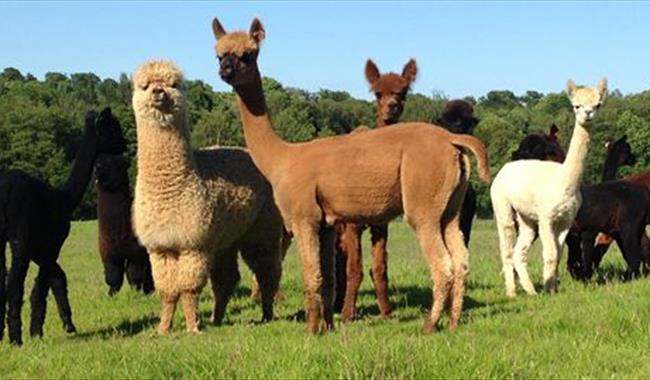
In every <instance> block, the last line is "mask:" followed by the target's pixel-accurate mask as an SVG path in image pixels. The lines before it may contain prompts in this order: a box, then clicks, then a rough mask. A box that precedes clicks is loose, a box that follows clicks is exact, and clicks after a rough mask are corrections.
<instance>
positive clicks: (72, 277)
mask: <svg viewBox="0 0 650 380" xmlns="http://www.w3.org/2000/svg"><path fill="white" fill-rule="evenodd" d="M390 232H391V235H390V244H389V251H390V261H389V276H390V281H391V301H392V302H393V304H394V307H395V311H394V315H393V317H392V318H391V319H389V320H382V319H380V318H378V317H377V314H378V309H377V307H376V304H375V301H374V293H373V290H372V285H371V282H370V278H369V276H368V275H367V272H368V264H369V256H368V255H366V256H365V257H364V258H365V264H366V265H365V267H366V270H365V272H366V276H365V279H364V282H363V286H362V289H361V291H362V293H361V297H360V307H361V319H360V320H359V321H356V322H354V323H351V324H348V325H341V324H337V330H336V331H335V332H334V333H331V334H327V335H325V336H316V337H314V336H308V335H306V333H305V329H304V325H303V323H302V322H299V321H296V319H295V316H296V315H297V312H298V311H299V310H300V309H301V308H302V290H301V289H302V285H301V282H302V280H301V274H300V265H299V261H298V258H297V254H296V253H295V248H294V247H292V249H291V252H290V254H289V255H288V256H287V260H286V262H285V270H284V277H283V279H282V287H283V289H284V291H285V293H286V295H287V298H286V300H285V301H283V302H282V303H280V304H278V305H277V306H276V318H277V319H276V320H275V321H273V322H272V323H269V324H265V325H257V324H255V323H253V322H254V321H255V320H258V319H259V318H260V317H261V310H260V307H259V305H257V304H255V303H254V302H252V301H251V300H250V299H249V297H248V295H249V292H250V290H249V286H250V272H249V271H248V270H247V269H245V268H244V266H243V265H242V266H241V272H242V275H243V280H242V282H241V283H240V287H239V288H238V290H237V293H236V295H235V298H234V299H233V300H232V301H231V303H230V305H229V308H228V313H227V317H226V324H225V325H224V326H221V327H213V326H209V325H208V326H206V324H205V323H204V324H203V333H202V334H200V335H197V336H194V335H188V334H186V333H184V332H183V321H182V316H181V313H180V312H178V311H177V313H176V320H175V325H174V329H175V333H174V334H173V335H172V336H171V337H156V336H153V335H152V333H153V331H154V329H155V326H156V323H157V314H158V310H159V309H158V308H159V304H158V299H157V298H156V297H147V296H143V295H140V294H138V293H136V292H135V291H133V290H131V289H129V288H128V286H126V287H125V288H124V289H123V290H122V291H121V292H120V293H119V294H118V295H117V296H115V297H113V298H110V297H108V295H107V288H106V286H105V285H104V283H103V274H102V269H101V264H100V261H99V257H98V254H97V252H96V246H97V244H96V240H97V228H96V223H95V222H80V223H75V224H74V225H73V228H72V232H71V234H70V237H69V239H68V241H67V242H66V244H65V246H64V249H63V252H62V255H61V256H62V258H61V263H62V266H63V268H64V269H65V270H66V272H67V275H68V280H69V287H70V300H71V304H72V308H73V317H74V321H75V324H76V326H77V329H78V330H79V332H78V333H77V334H76V335H75V336H66V335H65V333H64V332H63V330H62V329H61V322H60V320H59V318H58V316H57V314H56V305H55V303H54V299H53V297H52V296H51V295H50V297H49V299H48V317H47V320H46V324H45V337H44V338H43V339H30V338H29V336H28V329H29V309H30V308H29V303H28V295H29V292H30V291H31V287H32V284H33V278H34V275H35V272H36V270H35V269H36V268H35V267H32V268H31V270H30V274H29V277H28V282H27V285H26V296H25V301H26V302H25V307H24V308H23V325H24V326H23V330H24V331H23V337H24V341H25V344H24V346H23V347H21V348H12V347H9V345H8V343H7V338H6V334H5V339H4V340H3V341H2V342H1V343H0V357H1V358H2V359H1V360H0V376H1V377H3V378H33V377H48V378H62V377H64V378H106V377H118V378H125V377H128V378H160V377H173V378H197V377H198V378H206V377H219V378H224V377H226V378H260V377H264V378H305V377H310V378H322V377H328V378H331V377H336V378H340V377H344V378H368V377H372V378H403V377H418V378H422V377H427V378H430V377H454V378H459V377H463V378H465V377H480V378H485V377H490V378H522V377H525V378H529V377H536V378H538V377H543V378H547V377H548V378H566V377H569V378H578V377H579V378H603V377H616V378H621V377H624V378H630V377H632V378H647V377H649V376H650V363H649V362H648V361H646V360H644V359H643V358H644V357H646V355H647V352H646V351H645V349H646V348H648V347H650V279H641V280H637V281H633V282H630V283H622V282H621V281H619V280H618V279H616V275H617V274H618V273H620V272H621V271H622V270H623V268H624V262H623V260H622V258H621V255H620V253H619V252H618V250H614V249H613V250H612V251H611V252H609V253H608V255H607V257H606V259H605V262H604V265H603V270H601V272H600V273H599V280H598V281H594V282H593V283H591V284H588V285H584V284H581V283H577V282H575V281H572V280H571V279H570V277H569V276H568V274H567V272H566V269H565V261H564V257H563V260H562V263H561V271H560V274H561V277H560V278H561V284H560V292H559V293H558V294H555V295H550V296H549V295H540V296H537V297H526V296H524V295H523V294H522V293H520V295H519V296H518V298H516V299H515V300H509V299H507V298H506V297H505V292H504V289H503V281H502V278H501V275H500V267H501V265H500V259H499V255H498V250H497V245H498V244H497V239H496V231H495V229H494V224H493V222H492V221H478V222H477V223H476V225H475V231H474V233H473V235H472V239H473V240H472V243H471V246H470V251H471V259H470V263H471V274H470V276H469V281H468V292H467V294H466V300H465V311H464V313H463V318H462V324H461V326H460V328H459V329H458V331H457V332H455V333H450V332H449V331H447V330H445V329H444V327H445V326H446V323H447V319H446V316H445V318H443V321H442V323H443V330H442V331H441V332H438V333H435V334H433V335H430V336H423V335H421V334H420V333H419V329H420V327H421V324H422V322H423V317H424V313H425V310H426V308H427V307H428V306H429V305H430V299H431V293H430V286H431V282H430V280H429V274H428V269H427V268H426V265H425V262H424V258H423V257H422V255H421V254H420V252H419V248H418V246H417V242H416V241H415V238H414V236H413V234H412V233H411V231H410V230H409V229H408V227H407V226H406V225H405V224H404V223H400V222H397V223H393V224H391V230H390ZM364 240H365V243H366V244H367V240H368V238H367V237H365V238H364ZM366 252H368V251H367V250H366ZM529 268H530V273H531V276H532V277H533V281H534V282H535V283H536V284H537V285H538V287H539V286H540V282H541V252H540V244H539V242H538V243H536V244H535V246H534V247H533V252H532V253H531V255H530V263H529ZM211 307H212V297H211V292H210V291H209V286H208V287H206V289H205V291H204V293H203V295H202V297H201V304H200V309H201V315H202V318H203V320H204V321H207V318H208V317H209V314H210V311H211Z"/></svg>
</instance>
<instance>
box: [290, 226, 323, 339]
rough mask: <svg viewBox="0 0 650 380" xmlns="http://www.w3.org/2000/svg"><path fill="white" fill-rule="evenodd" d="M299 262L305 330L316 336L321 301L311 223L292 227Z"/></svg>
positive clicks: (315, 234)
mask: <svg viewBox="0 0 650 380" xmlns="http://www.w3.org/2000/svg"><path fill="white" fill-rule="evenodd" d="M292 231H293V232H294V235H295V238H296V241H297V243H298V251H299V252H300V260H301V261H302V276H303V284H304V293H305V312H306V314H307V330H308V331H309V332H310V333H312V334H316V333H318V330H319V327H320V326H319V325H320V322H321V310H322V305H323V300H322V298H321V286H322V281H323V278H322V277H321V263H320V261H321V260H320V257H319V253H320V252H319V250H320V243H319V240H318V227H317V226H314V225H313V224H311V223H302V224H296V225H294V226H293V228H292Z"/></svg>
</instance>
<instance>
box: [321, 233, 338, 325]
mask: <svg viewBox="0 0 650 380" xmlns="http://www.w3.org/2000/svg"><path fill="white" fill-rule="evenodd" d="M335 239H336V235H335V233H334V228H333V227H328V226H322V227H321V229H320V231H319V238H318V241H319V255H320V259H321V260H320V264H321V273H322V276H323V282H322V287H321V296H322V300H323V320H324V324H323V330H325V331H329V330H333V329H334V292H335V284H336V268H335V267H334V255H335V253H334V241H335Z"/></svg>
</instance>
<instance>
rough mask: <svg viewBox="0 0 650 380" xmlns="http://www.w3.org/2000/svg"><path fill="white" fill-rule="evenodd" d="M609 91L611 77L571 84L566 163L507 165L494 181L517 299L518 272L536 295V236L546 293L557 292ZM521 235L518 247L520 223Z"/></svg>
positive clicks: (509, 290)
mask: <svg viewBox="0 0 650 380" xmlns="http://www.w3.org/2000/svg"><path fill="white" fill-rule="evenodd" d="M606 92H607V79H603V80H601V81H600V83H598V86H597V87H596V88H587V87H583V88H577V87H576V85H575V84H574V83H573V81H571V80H569V81H568V83H567V93H568V95H569V99H570V100H571V104H572V105H573V110H574V113H575V117H576V121H575V127H574V129H573V136H572V137H571V143H570V145H569V151H568V152H567V156H566V159H565V160H564V162H563V163H561V164H560V163H557V162H552V161H539V160H520V161H514V162H510V163H508V164H506V165H505V166H504V167H503V168H502V169H501V170H500V171H499V173H498V174H497V175H496V177H495V178H494V182H493V183H492V187H491V188H490V195H491V197H492V207H493V209H494V217H495V219H496V222H497V230H498V234H499V245H500V250H501V260H502V262H503V275H504V277H505V283H506V294H507V295H508V296H509V297H514V296H515V277H514V270H516V271H517V275H519V282H520V283H521V286H522V287H523V288H524V290H525V291H526V292H527V293H528V294H531V295H532V294H536V292H535V287H534V286H533V284H532V282H531V281H530V278H529V276H528V271H527V269H526V262H527V255H528V249H529V248H530V246H531V244H532V243H533V241H534V240H535V237H536V232H537V231H539V236H540V238H541V239H542V244H543V258H544V289H545V290H546V291H552V290H557V264H558V261H559V256H560V252H561V248H562V245H563V244H564V240H565V238H566V235H567V232H568V231H569V228H570V227H571V224H572V223H573V220H574V218H575V216H576V213H577V212H578V209H579V208H580V204H581V202H582V198H581V196H580V182H581V180H582V172H583V170H584V160H585V156H586V155H587V149H588V146H589V130H590V127H591V121H592V120H593V118H594V116H595V115H596V112H597V110H598V109H599V108H600V106H601V104H602V103H603V100H604V99H605V93H606ZM515 221H516V223H517V225H518V226H519V237H518V238H517V242H516V244H515V245H514V250H513V243H514V240H515V234H516V225H515Z"/></svg>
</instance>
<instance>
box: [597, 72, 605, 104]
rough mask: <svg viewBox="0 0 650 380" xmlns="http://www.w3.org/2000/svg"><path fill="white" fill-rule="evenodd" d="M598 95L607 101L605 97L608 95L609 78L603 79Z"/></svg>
mask: <svg viewBox="0 0 650 380" xmlns="http://www.w3.org/2000/svg"><path fill="white" fill-rule="evenodd" d="M597 89H598V94H599V95H600V98H601V99H605V95H606V94H607V77H603V79H601V80H600V82H598V87H597Z"/></svg>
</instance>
